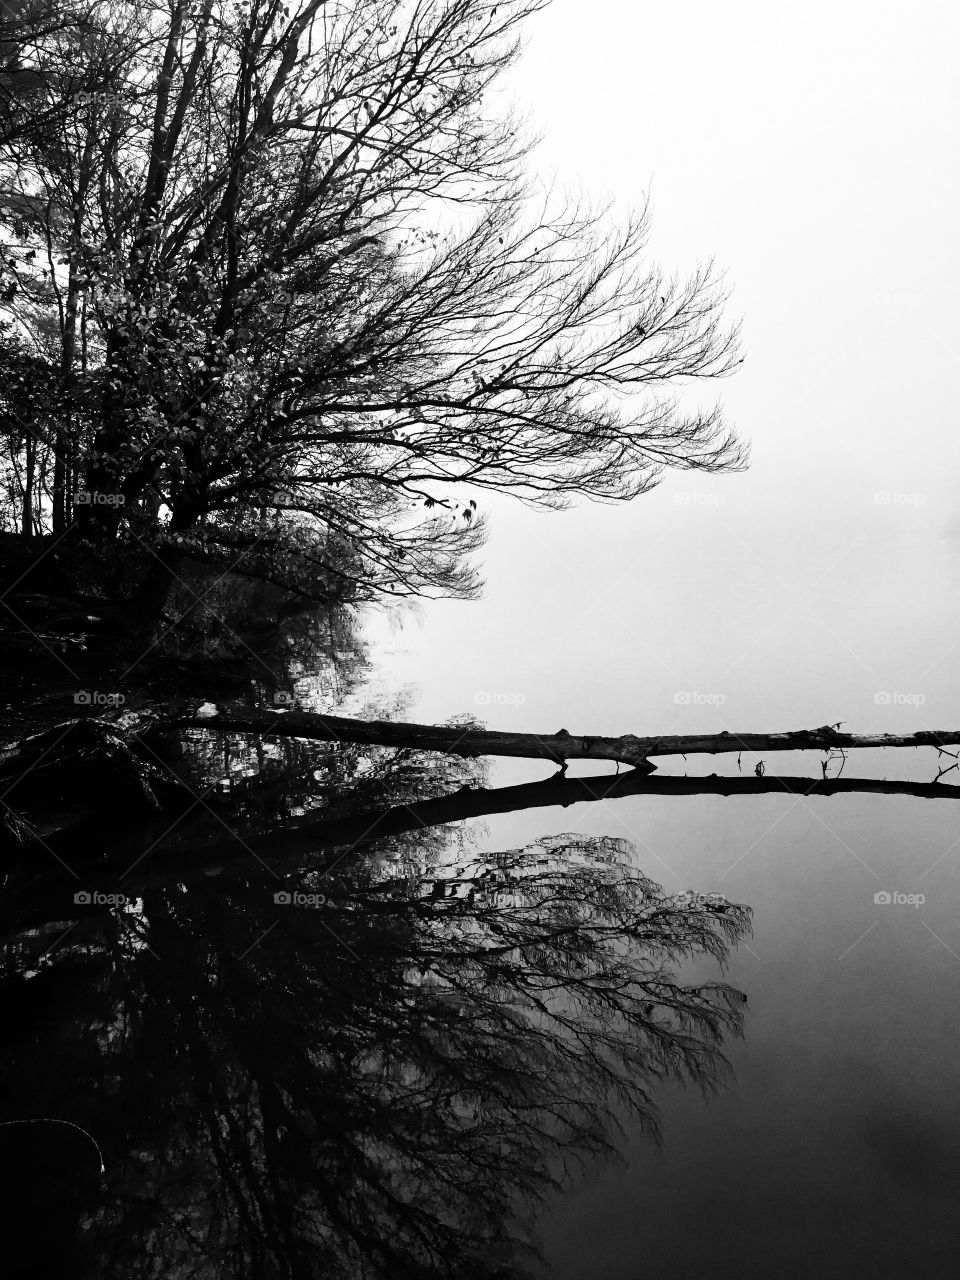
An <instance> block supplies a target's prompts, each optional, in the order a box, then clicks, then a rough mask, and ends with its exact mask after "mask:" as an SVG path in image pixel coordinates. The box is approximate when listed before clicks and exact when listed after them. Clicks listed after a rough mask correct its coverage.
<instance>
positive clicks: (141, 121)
mask: <svg viewBox="0 0 960 1280" xmlns="http://www.w3.org/2000/svg"><path fill="white" fill-rule="evenodd" d="M54 4H55V0H49V3H48V5H47V10H49V9H50V6H52V5H54ZM542 7H543V3H541V0H508V2H507V3H499V4H492V3H487V2H486V0H360V2H359V3H356V2H355V0H350V2H349V3H347V2H342V3H341V2H333V0H331V2H330V3H324V0H300V2H299V3H296V2H295V3H292V4H283V3H281V2H280V0H253V2H252V3H241V4H226V3H223V4H221V3H218V2H215V0H189V2H188V0H164V2H163V3H154V2H153V0H109V2H108V3H103V4H99V3H95V4H90V5H87V6H85V7H84V9H83V12H82V14H80V12H79V10H73V9H67V8H66V6H64V7H63V8H62V9H61V10H60V13H61V17H62V15H63V14H64V13H65V14H66V15H67V19H68V20H67V21H66V22H60V23H58V22H56V21H54V20H53V19H50V17H49V13H48V14H47V21H46V26H44V27H43V30H42V38H40V34H39V33H40V30H41V26H42V21H43V12H46V10H44V11H41V10H38V11H37V14H36V15H33V11H32V10H31V11H30V15H28V16H22V15H21V18H20V21H21V25H22V24H23V23H27V24H28V25H29V24H30V23H32V24H33V29H34V30H35V32H36V33H37V35H36V38H34V39H32V40H30V41H26V42H21V48H22V50H23V54H22V57H21V61H22V62H23V64H24V65H26V66H28V67H29V68H30V69H31V70H32V71H33V72H34V73H35V74H36V77H37V81H36V83H37V85H38V88H37V90H36V100H35V101H34V102H33V104H32V105H31V107H30V110H29V111H28V112H27V117H26V120H24V115H23V104H22V103H21V104H20V106H19V108H18V110H17V111H16V112H12V113H8V115H9V116H10V118H11V121H12V122H13V123H11V125H10V126H9V127H5V128H4V129H3V130H0V233H2V234H3V236H4V250H3V258H4V262H5V275H4V277H3V279H4V281H5V283H6V293H5V294H4V298H5V300H6V309H7V313H8V317H9V319H10V321H11V323H12V324H13V326H14V328H15V331H16V333H17V334H18V335H19V336H20V339H21V341H22V342H24V343H26V344H27V345H28V346H32V347H33V348H34V349H35V351H36V352H37V355H38V356H42V358H43V359H45V360H46V361H47V362H48V363H49V366H50V368H51V370H52V373H53V380H54V381H55V384H56V386H57V388H58V393H59V406H60V407H59V412H58V413H56V414H54V415H52V416H51V415H50V414H49V413H43V414H39V413H35V412H34V409H33V407H32V406H33V401H31V402H30V404H28V405H21V404H18V403H17V395H16V386H17V384H16V381H15V379H13V378H12V377H11V375H10V373H9V371H7V370H6V366H5V376H4V378H3V382H2V384H0V396H2V397H3V399H4V405H5V408H6V410H7V412H8V414H9V413H10V412H13V413H15V414H18V415H19V416H20V419H21V421H20V423H19V425H18V429H17V430H15V431H7V432H6V446H7V450H6V451H7V455H8V457H7V463H6V465H7V469H8V471H9V473H10V491H11V498H10V500H9V501H8V503H7V509H6V519H7V524H8V528H20V529H22V530H23V531H24V533H25V535H26V536H31V535H33V534H35V533H36V531H37V529H39V530H40V531H41V532H50V533H52V534H53V535H55V536H56V537H58V538H59V537H61V536H62V535H64V534H66V533H67V532H68V531H69V532H70V535H71V536H70V538H68V539H66V541H65V547H69V546H70V545H72V544H73V542H74V540H75V539H76V538H79V539H80V542H81V545H82V546H84V547H85V548H86V549H87V550H88V551H89V550H90V549H94V550H95V551H96V553H97V555H99V556H100V557H107V558H109V557H110V556H116V555H127V556H131V557H133V559H134V560H135V561H136V563H137V564H138V565H139V567H140V571H141V573H140V581H139V586H138V588H137V593H138V596H139V598H140V599H141V601H142V602H143V604H144V606H145V608H147V609H148V611H149V610H156V609H158V608H159V607H160V606H161V605H162V602H163V600H164V599H165V597H166V593H167V588H168V587H169V585H170V583H171V581H172V579H173V576H174V575H176V574H177V572H178V571H179V567H180V566H181V564H182V563H183V562H184V560H185V559H187V558H189V559H190V560H192V561H197V562H200V563H202V564H206V565H209V566H212V568H213V570H214V571H215V572H217V573H221V574H222V573H224V572H228V571H229V572H232V573H240V574H245V575H248V576H250V577H253V578H259V579H261V580H264V581H266V582H271V583H274V584H276V585H279V586H281V587H283V588H284V589H285V590H288V591H291V592H293V593H296V594H300V595H302V596H305V597H306V598H308V599H316V600H324V599H328V598H330V596H331V595H335V596H337V598H341V599H342V598H344V596H345V595H349V596H350V597H351V598H354V599H370V598H373V597H376V596H381V595H383V594H394V595H424V594H425V595H438V594H447V595H454V596H460V597H471V596H473V595H475V594H477V592H478V590H479V586H480V582H479V577H478V574H477V570H476V567H475V565H474V563H473V560H472V558H471V553H472V552H474V551H476V549H477V548H478V547H479V546H480V545H481V543H482V540H483V537H484V532H485V521H484V516H483V503H484V497H485V495H487V494H490V493H506V494H512V495H515V496H516V497H518V498H519V499H521V500H522V501H525V502H527V503H531V504H534V505H538V506H544V507H561V506H563V505H565V504H566V503H567V502H568V501H570V500H571V499H573V498H575V497H577V496H580V495H585V496H587V497H591V498H596V499H601V500H618V499H630V498H633V497H635V496H637V495H638V494H641V493H643V492H645V491H647V490H648V489H650V488H651V487H652V486H653V485H655V484H656V483H657V481H658V480H659V478H660V476H661V474H662V472H663V470H664V468H667V467H681V468H693V469H698V470H707V471H711V470H723V469H731V468H736V467H739V466H742V465H743V463H744V460H745V451H744V449H743V447H742V445H741V444H740V443H739V441H738V440H737V438H736V436H735V434H734V433H733V432H732V430H731V429H730V428H729V427H728V426H727V425H726V422H725V419H724V416H723V413H722V411H721V409H720V408H719V407H717V406H713V407H710V408H706V409H690V408H689V407H686V402H684V403H683V404H681V403H680V402H679V401H678V399H677V398H676V396H675V395H674V394H673V393H672V386H673V385H674V384H682V383H684V382H685V381H687V380H690V379H694V380H700V379H713V378H718V377H721V376H723V375H724V374H727V373H729V372H730V371H731V370H732V369H733V368H734V366H735V364H736V363H737V361H738V359H739V356H738V347H737V335H736V330H735V328H731V327H725V325H724V322H723V319H722V314H721V313H722V309H723V304H724V301H725V297H724V291H723V287H722V280H721V279H720V276H719V275H718V273H717V272H716V271H715V269H714V268H713V266H712V264H707V265H705V266H703V267H702V268H700V269H698V270H696V271H695V272H694V273H693V274H692V275H691V276H689V277H688V278H679V277H672V278H667V277H666V276H665V275H664V274H663V272H662V271H661V270H660V269H659V268H658V267H657V266H656V265H655V264H652V263H651V262H649V261H648V258H647V254H646V243H647V238H648V232H649V224H650V218H649V209H648V207H646V206H644V207H642V208H641V209H640V210H638V211H637V212H636V213H635V214H633V215H632V216H630V217H629V218H628V219H627V221H626V223H625V224H624V225H622V226H619V227H617V226H613V225H612V224H611V223H610V221H609V218H608V212H609V211H608V210H606V209H604V208H602V207H600V208H594V207H590V206H589V205H588V204H587V203H586V202H584V201H583V200H581V199H579V198H577V197H572V196H564V195H562V194H561V193H559V192H557V191H556V190H555V189H553V188H549V189H545V188H544V187H543V186H542V184H541V183H539V181H538V180H536V179H535V178H533V177H530V176H528V175H527V173H526V166H525V162H526V160H527V158H528V156H529V153H530V150H531V143H530V141H529V139H528V138H527V137H526V135H525V131H524V128H523V126H522V124H521V123H520V122H519V121H518V120H517V119H516V118H515V117H514V116H512V115H510V114H509V113H504V112H503V111H502V110H500V109H499V108H498V106H497V102H496V93H495V89H496V87H497V81H498V78H499V77H500V76H501V75H502V73H503V72H504V70H505V69H506V68H508V67H509V66H511V64H512V63H513V62H514V61H515V59H516V57H517V56H518V52H519V48H520V39H521V31H522V28H523V26H524V23H525V21H526V20H527V19H528V18H530V17H531V16H533V15H535V14H536V12H537V11H538V10H539V9H541V8H542ZM48 28H49V29H48ZM7 47H8V46H7V45H3V46H2V48H3V49H6V48H7ZM31 119H32V120H33V121H34V124H31ZM41 125H42V127H41ZM6 420H7V419H6V417H5V419H4V421H6ZM25 435H26V436H29V437H30V439H31V440H32V441H33V447H34V449H35V452H36V453H37V455H38V456H37V460H36V465H34V466H33V469H32V470H31V471H30V478H29V482H28V479H27V468H26V458H25V450H26V448H27V446H26V443H25ZM31 488H32V489H33V490H34V492H31ZM27 508H29V517H25V516H24V511H25V510H26V509H27Z"/></svg>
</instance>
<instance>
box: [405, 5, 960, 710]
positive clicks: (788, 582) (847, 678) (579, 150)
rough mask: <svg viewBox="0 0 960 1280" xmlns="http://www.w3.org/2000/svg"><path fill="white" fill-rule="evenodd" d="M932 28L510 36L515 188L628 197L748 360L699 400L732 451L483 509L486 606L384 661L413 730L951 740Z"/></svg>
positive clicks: (938, 73)
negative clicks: (637, 483)
mask: <svg viewBox="0 0 960 1280" xmlns="http://www.w3.org/2000/svg"><path fill="white" fill-rule="evenodd" d="M585 12H587V13H589V21H588V22H584V13H585ZM958 37H960V11H958V10H956V9H955V8H953V7H951V6H949V5H947V4H933V3H921V4H918V5H914V6H911V8H910V10H909V17H908V16H907V10H906V9H904V8H903V6H894V5H891V4H881V5H878V4H870V5H867V4H866V3H856V4H854V3H846V4H836V3H833V4H817V3H804V4H803V5H799V4H777V5H770V4H762V3H759V2H758V3H745V2H743V0H733V2H732V3H725V4H723V5H717V4H711V3H706V2H696V3H679V4H676V3H675V4H671V5H653V4H645V5H635V4H628V3H625V2H624V0H595V2H594V3H593V4H591V5H590V6H589V7H588V9H587V10H586V11H585V10H584V7H583V6H582V5H580V4H574V3H573V0H554V3H553V4H552V6H551V7H550V8H548V9H547V11H546V12H544V13H543V14H541V15H539V16H538V17H537V18H535V19H533V20H532V21H531V22H530V24H529V29H528V40H529V43H528V49H527V52H526V54H525V56H524V59H523V61H522V62H521V64H520V65H519V67H518V68H517V70H516V71H515V72H514V73H513V75H512V78H511V82H510V85H509V89H510V93H511V95H512V96H513V98H514V99H515V101H516V102H517V104H518V106H519V107H521V109H523V110H524V111H526V112H528V113H529V115H530V118H531V124H532V125H533V127H534V128H535V129H536V130H537V131H538V132H540V133H541V134H542V135H543V142H542V144H541V146H540V148H539V150H538V152H537V153H536V167H537V169H538V170H539V171H540V172H541V173H543V174H544V175H546V176H549V175H550V174H551V173H553V172H555V173H556V174H557V176H558V178H559V179H560V181H561V182H562V183H564V184H566V185H570V186H574V187H575V186H577V185H578V184H579V185H580V186H582V188H583V190H584V191H585V192H586V193H587V194H592V195H597V196H604V195H610V196H612V197H613V198H614V200H615V201H616V202H617V204H618V205H619V206H620V208H621V210H625V209H626V208H627V207H629V206H630V205H631V204H634V205H635V204H638V203H639V202H640V200H641V199H642V196H643V193H644V191H645V190H647V189H648V188H649V189H650V191H651V194H652V198H653V238H652V242H651V253H652V255H653V256H654V257H655V258H656V259H658V260H659V262H660V264H661V265H662V266H663V268H664V269H665V270H666V271H667V272H668V273H669V272H670V271H671V270H673V269H674V268H681V269H682V268H686V267H689V266H690V265H692V264H693V263H695V262H696V260H697V259H698V258H705V257H707V256H710V255H711V254H712V255H715V256H716V258H717V261H718V264H719V265H720V266H721V267H722V268H724V269H725V270H726V271H727V275H728V282H729V284H730V285H731V286H732V287H733V289H734V294H733V298H732V301H731V304H730V317H731V319H736V318H738V317H742V318H743V322H744V328H743V343H744V354H745V355H746V362H745V363H744V365H743V366H742V367H741V370H740V372H739V373H738V374H737V375H736V376H735V377H733V378H732V379H729V380H727V381H725V382H721V383H711V384H707V385H705V388H704V390H705V393H706V397H707V400H708V402H709V401H710V400H711V399H712V396H713V394H714V393H717V392H718V393H719V394H720V396H721V397H722V399H723V401H724V403H725V405H726V406H727V409H728V411H729V415H730V417H731V419H732V420H733V422H734V423H735V424H736V426H737V427H738V429H739V430H740V432H741V433H742V434H743V435H744V436H745V437H747V438H748V439H749V440H750V442H751V445H752V459H753V460H752V466H751V469H750V470H749V471H748V472H746V473H742V474H739V475H733V476H729V477H696V476H691V475H689V474H681V473H668V475H667V478H666V480H665V481H664V483H663V485H662V486H661V488H659V489H658V490H656V491H655V492H654V493H653V494H650V495H648V496H646V497H643V498H640V499H638V500H636V501H635V502H634V503H632V504H630V505H626V506H617V507H604V506H595V505H590V504H585V505H583V506H582V507H581V508H579V509H577V510H575V511H568V512H566V513H562V514H542V513H532V512H528V511H525V510H523V509H522V508H520V507H519V506H517V505H515V504H512V503H504V502H497V503H491V504H488V507H489V509H490V510H491V513H492V516H493V525H494V528H493V536H492V539H491V542H490V545H489V546H488V548H487V550H486V552H485V553H484V561H485V572H486V578H487V591H486V597H485V599H484V600H483V601H482V602H481V603H479V604H456V603H449V602H444V603H439V604H435V605H431V606H429V607H428V608H427V610H426V611H425V615H424V622H423V625H422V627H421V628H418V627H417V626H416V624H413V625H410V626H407V627H406V628H405V629H404V631H403V632H402V633H401V634H400V636H399V637H397V636H394V637H393V638H392V639H391V640H389V641H388V643H387V648H388V649H389V650H390V654H389V659H388V660H389V663H390V668H391V670H392V671H393V672H394V673H396V674H397V676H398V677H399V678H400V679H405V680H410V681H414V682H416V683H417V684H418V685H419V687H420V698H419V701H418V702H417V703H416V705H415V706H414V708H413V714H414V715H415V716H416V718H421V719H425V720H438V719H442V718H444V717H446V716H448V715H451V714H453V713H455V712H458V711H464V710H475V711H477V713H478V714H480V715H481V716H483V717H484V718H485V719H487V721H488V722H489V723H490V724H491V725H496V726H497V727H505V728H506V727H513V728H517V729H530V730H537V731H544V730H548V731H554V730H556V729H558V728H560V727H561V726H562V727H565V728H568V729H569V730H570V731H571V732H573V733H577V732H590V733H614V732H626V731H632V732H636V733H647V732H670V731H673V732H681V731H683V730H685V729H691V730H692V729H696V728H714V727H715V728H717V729H720V728H723V727H729V728H731V729H733V730H737V729H747V728H749V729H766V728H770V729H773V728H792V727H801V726H813V725H817V724H822V723H824V722H826V721H828V720H838V719H842V720H845V721H847V722H848V726H847V727H850V728H855V729H860V730H864V731H867V730H869V729H870V728H876V729H879V728H889V729H897V728H904V729H905V728H908V727H909V728H916V727H923V726H925V725H926V726H933V727H937V726H941V725H943V724H946V723H950V724H952V723H953V722H954V721H957V720H960V708H958V706H957V681H956V678H955V675H954V672H955V669H956V658H957V656H958V653H960V630H958V626H957V622H958V604H957V599H958V591H957V586H958V578H960V545H958V539H960V515H958V511H957V506H958V504H957V500H956V497H955V494H956V490H957V484H956V480H957V475H958V471H960V434H958V431H957V415H956V412H955V408H954V401H955V395H956V390H955V388H956V367H957V350H958V339H960V322H958V318H957V306H956V299H957V298H958V297H960V288H958V285H960V255H958V253H957V251H956V247H955V246H956V228H957V227H958V226H960V179H958V167H957V164H956V155H957V152H958V146H957V143H958V138H957V132H958V130H957V110H956V106H957V102H956V97H957V95H956V90H955V76H956V69H955V65H954V64H955V52H956V49H957V47H958ZM878 493H882V494H886V495H888V497H889V500H888V501H886V502H877V501H876V500H875V495H877V494H878ZM479 496H481V497H482V495H479ZM480 691H485V692H488V693H491V694H492V695H494V696H495V695H497V694H509V695H514V696H516V695H519V696H521V697H522V698H523V699H524V701H523V702H522V703H505V702H500V703H499V704H497V703H494V704H491V705H489V706H487V707H478V706H477V704H476V703H475V696H476V694H477V693H478V692H480ZM679 691H687V692H690V693H692V694H694V695H701V698H700V701H699V705H698V701H697V699H696V698H694V699H693V700H692V701H691V703H690V705H686V706H683V705H677V703H676V702H675V696H676V694H677V693H678V692H679ZM881 691H885V692H888V693H889V694H890V695H891V703H890V704H889V705H879V706H878V704H877V703H876V702H875V695H876V694H877V693H880V692H881ZM702 695H709V696H710V697H711V698H712V699H714V701H711V702H704V701H703V700H702ZM897 695H899V696H900V697H901V698H902V697H903V696H904V695H907V696H911V697H918V696H919V697H923V698H925V702H924V703H923V704H922V705H921V706H920V707H919V709H918V707H917V705H916V704H915V703H913V704H911V703H905V702H902V701H901V702H900V703H899V704H898V703H897ZM718 697H722V698H723V699H725V701H724V702H722V703H720V704H719V705H717V703H716V701H715V699H716V698H718Z"/></svg>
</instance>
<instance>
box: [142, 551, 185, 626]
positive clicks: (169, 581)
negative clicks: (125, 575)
mask: <svg viewBox="0 0 960 1280" xmlns="http://www.w3.org/2000/svg"><path fill="white" fill-rule="evenodd" d="M153 555H154V558H153V559H151V561H150V567H149V568H148V569H147V572H146V574H145V575H144V578H143V581H142V582H141V584H140V587H139V589H138V591H137V594H136V595H135V596H134V597H133V600H132V601H131V607H132V610H133V613H134V616H135V618H136V619H137V621H139V622H140V623H141V624H142V625H144V626H146V627H148V628H149V627H152V626H153V625H154V624H155V623H156V622H157V621H159V619H160V616H161V614H162V613H163V606H164V605H165V604H166V602H167V596H168V595H169V594H170V588H171V587H172V586H173V583H174V581H175V579H176V576H177V569H178V568H179V567H180V565H181V563H182V562H183V553H182V552H181V551H180V550H179V548H177V547H170V546H165V547H160V548H159V549H158V550H157V551H155V552H154V553H153Z"/></svg>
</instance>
